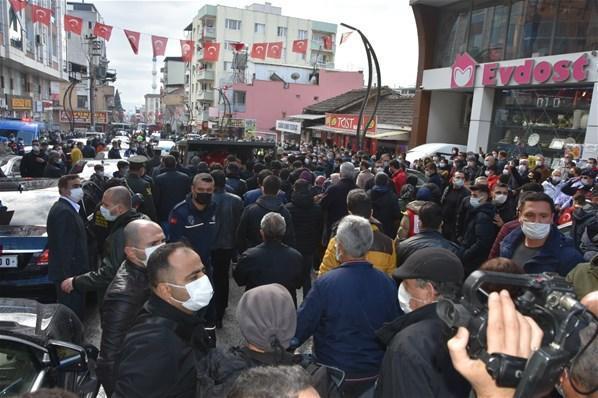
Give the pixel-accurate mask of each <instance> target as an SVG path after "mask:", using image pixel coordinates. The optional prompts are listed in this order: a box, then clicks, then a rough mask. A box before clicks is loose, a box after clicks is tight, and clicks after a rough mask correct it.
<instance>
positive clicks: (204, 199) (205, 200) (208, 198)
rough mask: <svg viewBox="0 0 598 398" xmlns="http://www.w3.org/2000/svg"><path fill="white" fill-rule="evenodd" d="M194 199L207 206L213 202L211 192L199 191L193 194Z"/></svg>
mask: <svg viewBox="0 0 598 398" xmlns="http://www.w3.org/2000/svg"><path fill="white" fill-rule="evenodd" d="M193 199H195V201H196V202H197V203H199V204H200V205H204V206H207V205H209V204H210V203H211V202H212V194H211V193H209V192H199V193H196V194H194V195H193Z"/></svg>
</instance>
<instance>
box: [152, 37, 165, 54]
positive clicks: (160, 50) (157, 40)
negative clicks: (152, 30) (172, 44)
mask: <svg viewBox="0 0 598 398" xmlns="http://www.w3.org/2000/svg"><path fill="white" fill-rule="evenodd" d="M167 43H168V37H162V36H154V35H152V49H153V50H154V57H162V56H164V53H165V52H166V44H167Z"/></svg>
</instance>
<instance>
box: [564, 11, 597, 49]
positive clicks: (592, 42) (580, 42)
mask: <svg viewBox="0 0 598 398" xmlns="http://www.w3.org/2000/svg"><path fill="white" fill-rule="evenodd" d="M592 16H594V18H592ZM596 16H598V2H597V1H595V0H567V1H561V2H560V4H559V12H558V20H557V24H556V33H555V36H554V47H553V52H554V53H561V54H565V53H573V52H578V51H583V50H588V49H595V48H598V19H597V18H596Z"/></svg>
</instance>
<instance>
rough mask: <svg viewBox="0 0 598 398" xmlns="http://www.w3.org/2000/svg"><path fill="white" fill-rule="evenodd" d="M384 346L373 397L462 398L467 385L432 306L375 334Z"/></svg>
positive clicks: (394, 322) (448, 330)
mask: <svg viewBox="0 0 598 398" xmlns="http://www.w3.org/2000/svg"><path fill="white" fill-rule="evenodd" d="M376 334H377V336H378V339H379V340H380V341H382V342H383V343H384V344H385V345H387V347H386V353H385V354H384V359H383V361H382V368H381V371H380V376H379V377H378V385H377V387H376V393H375V397H379V398H387V397H426V398H429V397H439V398H453V397H454V398H466V397H467V396H468V394H469V390H470V387H469V383H468V382H467V381H466V380H465V379H464V378H463V377H462V376H461V375H460V374H459V373H458V372H457V371H456V370H455V368H454V367H453V364H452V362H451V357H450V356H449V353H448V348H447V341H448V340H449V339H450V338H451V337H452V333H451V330H450V329H449V328H448V326H446V324H445V323H444V322H443V321H441V320H440V319H439V318H438V316H437V315H436V304H429V305H426V306H424V307H421V308H419V309H417V310H415V311H413V312H411V313H409V314H407V315H403V316H400V317H399V318H397V319H396V320H395V321H393V322H390V323H387V324H385V325H384V326H383V327H382V328H381V329H379V330H378V331H377V332H376Z"/></svg>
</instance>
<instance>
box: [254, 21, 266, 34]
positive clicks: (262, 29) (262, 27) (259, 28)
mask: <svg viewBox="0 0 598 398" xmlns="http://www.w3.org/2000/svg"><path fill="white" fill-rule="evenodd" d="M253 31H254V32H255V33H266V24H263V23H256V24H255V25H254V26H253Z"/></svg>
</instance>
